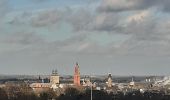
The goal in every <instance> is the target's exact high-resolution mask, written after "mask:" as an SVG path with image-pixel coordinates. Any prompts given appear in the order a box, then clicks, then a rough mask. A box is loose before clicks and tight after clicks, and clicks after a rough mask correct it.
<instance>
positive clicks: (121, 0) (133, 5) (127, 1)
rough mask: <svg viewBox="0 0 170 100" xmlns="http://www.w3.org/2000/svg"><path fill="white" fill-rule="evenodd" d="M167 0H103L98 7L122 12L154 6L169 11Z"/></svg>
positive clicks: (102, 9)
mask: <svg viewBox="0 0 170 100" xmlns="http://www.w3.org/2000/svg"><path fill="white" fill-rule="evenodd" d="M169 4H170V1H169V0H135V1H134V0H103V2H102V4H101V5H100V6H99V7H98V11H102V12H122V11H130V10H146V9H148V8H152V7H156V8H157V9H160V10H162V11H169V8H170V7H169Z"/></svg>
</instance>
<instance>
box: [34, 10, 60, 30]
mask: <svg viewBox="0 0 170 100" xmlns="http://www.w3.org/2000/svg"><path fill="white" fill-rule="evenodd" d="M62 17H63V16H62V13H61V12H59V11H58V10H56V9H54V10H47V11H46V10H45V11H41V12H37V14H35V15H34V16H32V17H31V25H32V26H34V27H43V26H50V25H54V24H56V23H59V22H60V21H61V20H62Z"/></svg>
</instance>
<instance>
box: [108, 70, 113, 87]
mask: <svg viewBox="0 0 170 100" xmlns="http://www.w3.org/2000/svg"><path fill="white" fill-rule="evenodd" d="M107 81H108V84H107V85H108V87H112V75H111V74H110V73H109V76H108V80H107Z"/></svg>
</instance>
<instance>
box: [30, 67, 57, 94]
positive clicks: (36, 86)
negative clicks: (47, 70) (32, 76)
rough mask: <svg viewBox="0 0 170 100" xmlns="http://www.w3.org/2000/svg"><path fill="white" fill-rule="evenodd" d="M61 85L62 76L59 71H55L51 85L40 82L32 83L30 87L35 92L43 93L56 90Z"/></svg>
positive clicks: (51, 78) (51, 77)
mask: <svg viewBox="0 0 170 100" xmlns="http://www.w3.org/2000/svg"><path fill="white" fill-rule="evenodd" d="M59 83H60V76H59V75H58V73H57V70H53V71H52V74H51V76H50V83H44V82H38V83H32V84H30V87H31V88H32V89H33V90H34V91H35V92H42V91H46V90H49V89H50V88H52V89H53V90H56V89H57V88H58V86H59Z"/></svg>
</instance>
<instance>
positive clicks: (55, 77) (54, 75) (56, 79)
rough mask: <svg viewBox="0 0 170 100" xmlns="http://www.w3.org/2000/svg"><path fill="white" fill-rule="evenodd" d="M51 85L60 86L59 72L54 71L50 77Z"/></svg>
mask: <svg viewBox="0 0 170 100" xmlns="http://www.w3.org/2000/svg"><path fill="white" fill-rule="evenodd" d="M50 83H51V84H59V83H60V76H59V75H58V72H57V70H53V71H52V74H51V76H50Z"/></svg>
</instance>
